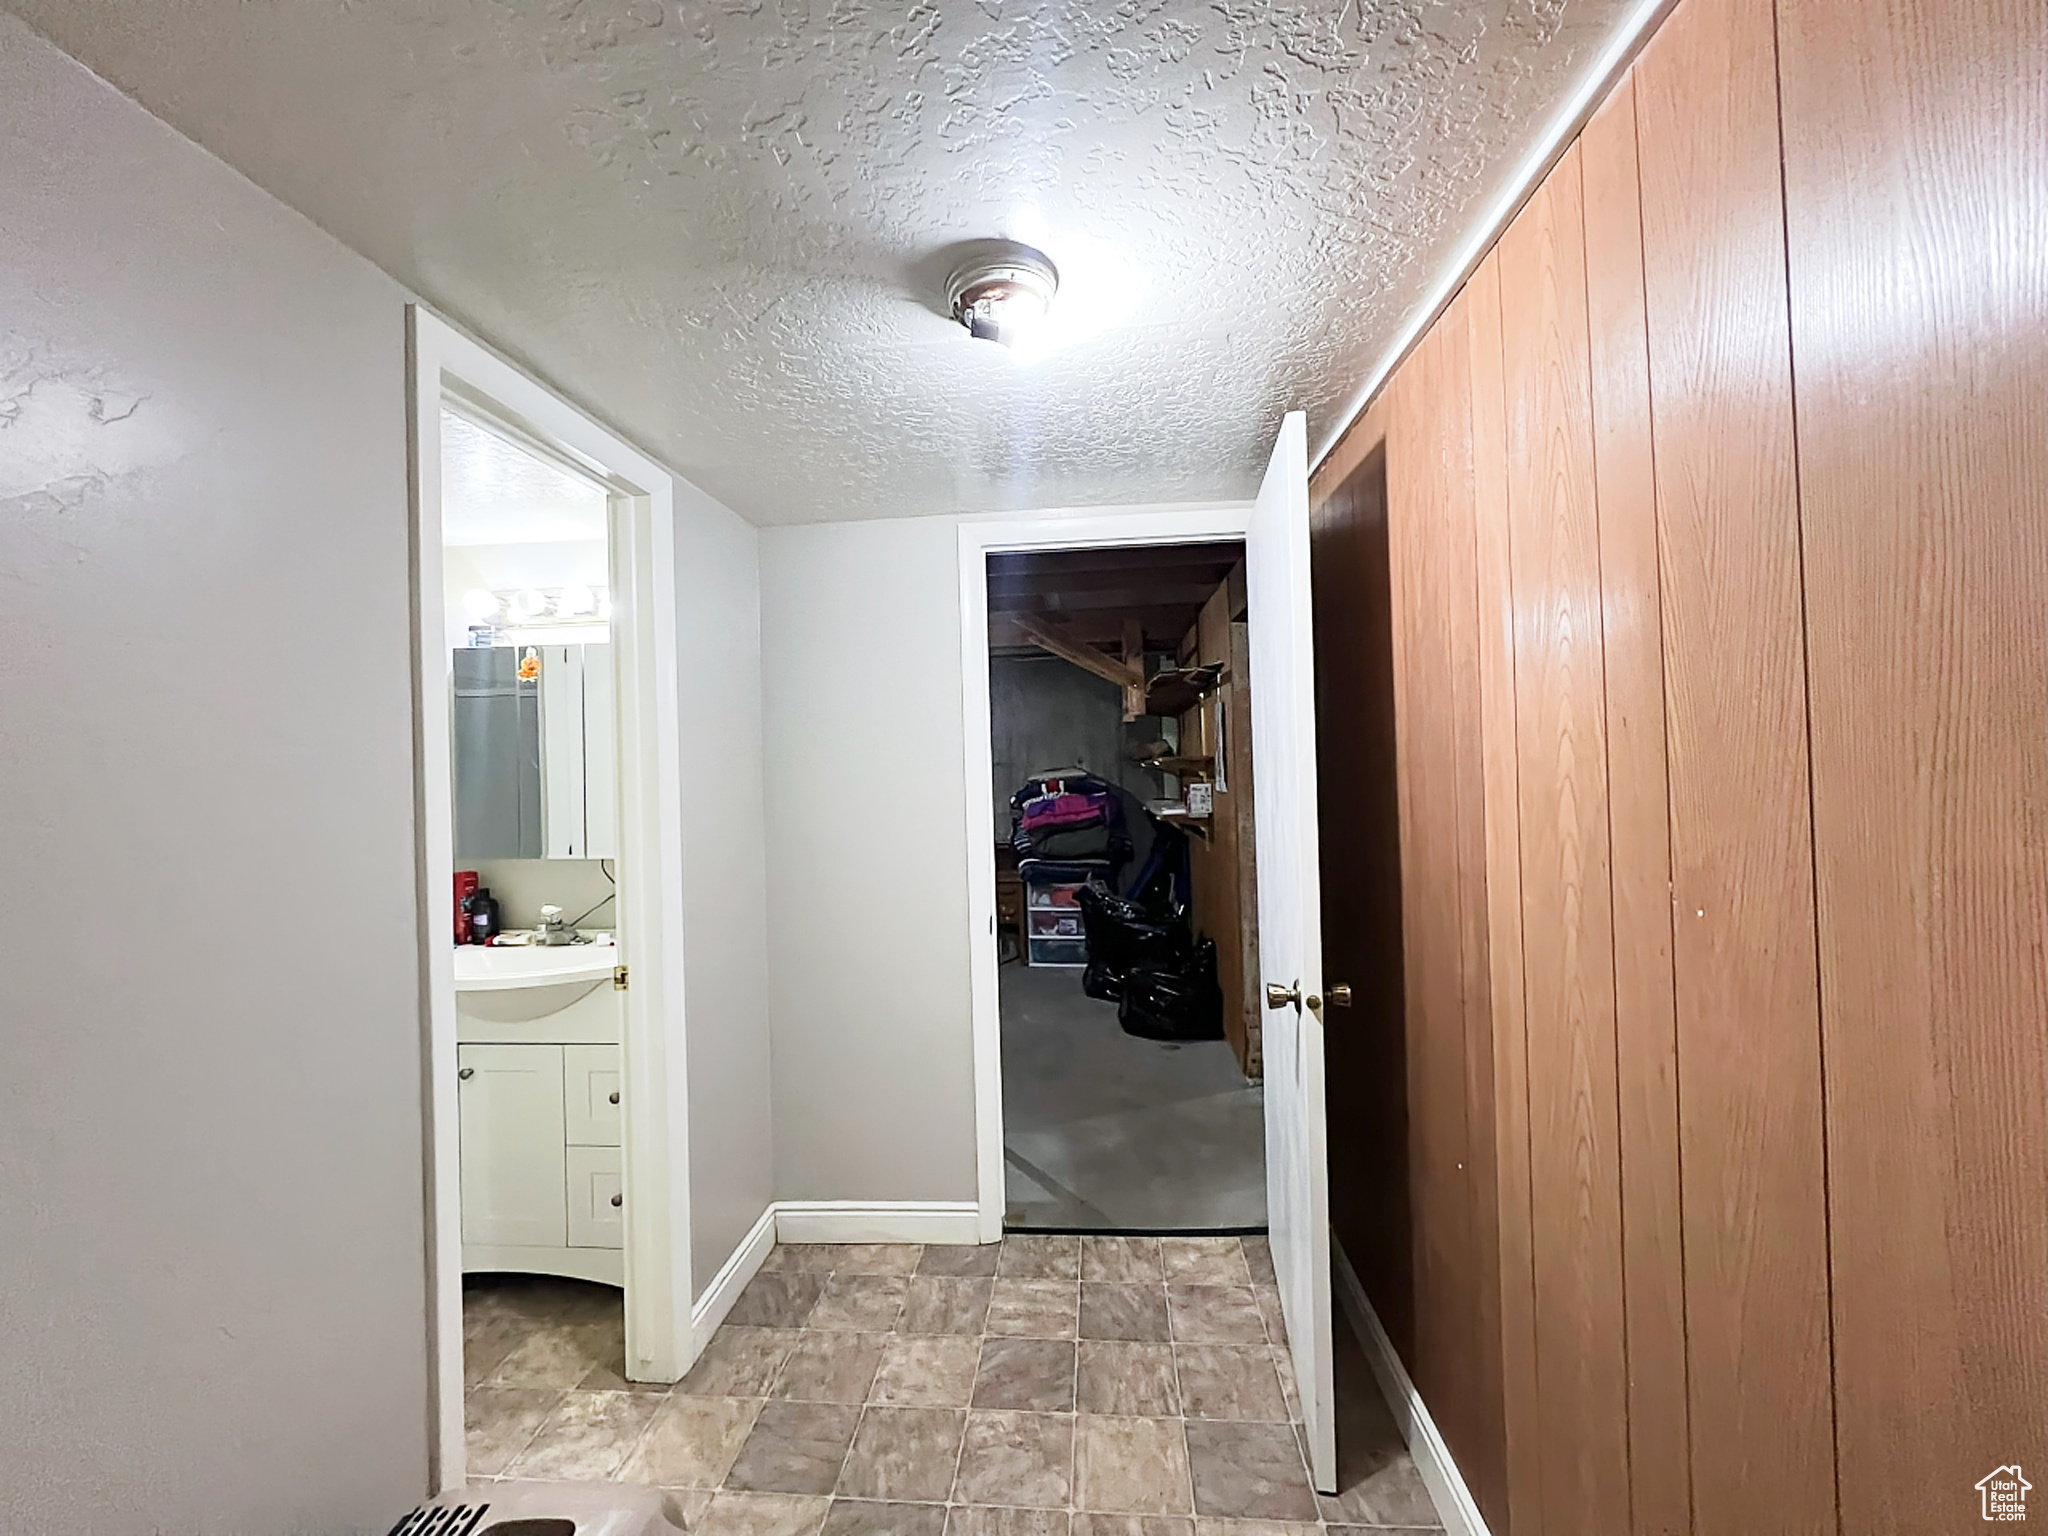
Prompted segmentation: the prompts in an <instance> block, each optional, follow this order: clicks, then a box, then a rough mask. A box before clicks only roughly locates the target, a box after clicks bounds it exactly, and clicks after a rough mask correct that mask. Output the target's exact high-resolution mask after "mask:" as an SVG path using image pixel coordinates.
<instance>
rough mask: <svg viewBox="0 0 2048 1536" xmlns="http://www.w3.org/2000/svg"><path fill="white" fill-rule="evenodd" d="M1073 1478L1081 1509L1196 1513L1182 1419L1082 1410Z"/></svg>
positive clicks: (1149, 1512) (1133, 1512) (1078, 1419)
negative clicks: (1141, 1416) (1126, 1415)
mask: <svg viewBox="0 0 2048 1536" xmlns="http://www.w3.org/2000/svg"><path fill="white" fill-rule="evenodd" d="M1074 1482H1075V1489H1074V1497H1075V1503H1076V1505H1077V1506H1078V1507H1079V1508H1082V1509H1087V1510H1098V1511H1101V1512H1103V1513H1105V1514H1139V1515H1185V1514H1191V1513H1192V1512H1193V1509H1194V1504H1193V1499H1192V1493H1191V1488H1190V1484H1189V1480H1188V1458H1187V1446H1186V1443H1185V1441H1184V1440H1183V1439H1182V1429H1181V1421H1180V1420H1179V1419H1135V1418H1132V1419H1126V1418H1112V1417H1109V1416H1106V1415H1095V1414H1082V1415H1081V1416H1080V1417H1079V1418H1077V1419H1076V1420H1075V1428H1074Z"/></svg>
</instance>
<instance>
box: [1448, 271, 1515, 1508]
mask: <svg viewBox="0 0 2048 1536" xmlns="http://www.w3.org/2000/svg"><path fill="white" fill-rule="evenodd" d="M1472 301H1473V296H1472V295H1471V293H1470V291H1469V290H1466V291H1461V292H1460V293H1459V294H1458V295H1457V297H1456V298H1454V299H1453V300H1452V301H1451V304H1450V307H1449V308H1448V309H1446V310H1445V311H1444V315H1443V318H1442V319H1441V320H1439V321H1438V322H1437V329H1438V330H1439V331H1440V332H1441V333H1442V336H1443V342H1442V346H1441V348H1440V350H1439V351H1438V353H1437V370H1438V371H1437V378H1436V387H1437V391H1438V397H1439V399H1440V400H1441V401H1442V403H1443V404H1442V409H1441V410H1440V412H1439V413H1438V422H1439V426H1438V432H1439V439H1438V441H1439V456H1440V459H1441V462H1442V464H1443V511H1444V522H1443V547H1444V560H1445V586H1444V615H1445V621H1446V626H1445V627H1446V633H1447V637H1448V639H1449V653H1448V655H1447V657H1446V658H1445V660H1446V664H1447V666H1448V668H1449V682H1450V687H1449V702H1450V707H1451V711H1452V718H1451V745H1452V751H1453V754H1454V762H1455V765H1456V772H1455V774H1454V775H1453V776H1452V779H1451V782H1450V785H1449V786H1448V787H1449V789H1450V790H1451V791H1452V792H1453V793H1454V796H1455V816H1456V831H1455V836H1456V843H1457V856H1458V857H1457V874H1456V894H1457V904H1458V948H1459V962H1460V963H1459V997H1460V1003H1461V1015H1462V1019H1463V1029H1464V1040H1463V1045H1462V1051H1461V1056H1462V1061H1463V1066H1464V1071H1465V1082H1464V1094H1465V1103H1464V1116H1463V1126H1462V1131H1463V1136H1462V1140H1461V1143H1460V1147H1459V1153H1460V1163H1461V1171H1462V1173H1463V1174H1464V1179H1463V1181H1462V1184H1461V1185H1460V1190H1459V1192H1460V1195H1461V1197H1462V1200H1463V1214H1464V1219H1465V1231H1464V1232H1463V1233H1462V1234H1461V1235H1460V1236H1461V1241H1462V1243H1463V1250H1464V1251H1463V1257H1462V1259H1461V1261H1460V1264H1459V1270H1460V1275H1461V1278H1463V1279H1464V1285H1463V1286H1462V1288H1461V1289H1462V1292H1463V1294H1461V1295H1459V1296H1458V1297H1457V1298H1456V1302H1457V1304H1458V1306H1459V1308H1460V1313H1461V1316H1460V1318H1459V1328H1460V1333H1461V1334H1462V1341H1461V1343H1460V1346H1459V1361H1458V1365H1457V1368H1456V1370H1457V1376H1458V1381H1459V1404H1458V1414H1457V1418H1456V1419H1455V1421H1454V1422H1453V1423H1452V1424H1451V1426H1450V1427H1449V1428H1448V1429H1447V1431H1446V1438H1447V1439H1448V1441H1449V1444H1450V1447H1451V1453H1452V1455H1453V1456H1454V1457H1455V1458H1456V1459H1457V1462H1458V1465H1459V1466H1460V1467H1462V1468H1463V1469H1464V1470H1465V1476H1466V1481H1467V1483H1468V1484H1469V1486H1470V1487H1471V1490H1472V1495H1473V1497H1474V1498H1475V1499H1476V1500H1478V1502H1479V1507H1480V1509H1481V1511H1482V1512H1494V1513H1504V1512H1505V1508H1506V1500H1507V1489H1506V1465H1505V1461H1506V1451H1505V1446H1504V1443H1503V1442H1504V1439H1505V1435H1506V1430H1505V1428H1504V1425H1503V1422H1502V1414H1501V1361H1500V1348H1499V1342H1498V1341H1499V1338H1500V1218H1499V1209H1498V1170H1497V1167H1496V1153H1495V1143H1494V1136H1493V1117H1494V1092H1495V1089H1494V1062H1493V999H1492V988H1491V972H1492V958H1491V953H1492V934H1491V930H1490V927H1489V912H1488V908H1487V901H1486V762H1485V755H1486V754H1485V720H1484V716H1483V714H1482V706H1481V699H1480V685H1479V647H1480V638H1479V581H1478V568H1479V552H1478V506H1477V486H1476V483H1475V479H1474V469H1473V429H1472V416H1473V407H1472V386H1473V376H1474V369H1473V362H1472V338H1471V326H1470V322H1469V320H1468V318H1467V316H1468V312H1469V308H1470V305H1471V303H1472ZM1494 302H1496V303H1497V302H1498V300H1497V299H1495V300H1494Z"/></svg>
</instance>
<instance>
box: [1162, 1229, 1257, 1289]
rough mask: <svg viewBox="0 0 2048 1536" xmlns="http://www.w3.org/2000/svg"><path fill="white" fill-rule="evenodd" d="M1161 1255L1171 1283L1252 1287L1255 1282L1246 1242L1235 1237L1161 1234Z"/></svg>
mask: <svg viewBox="0 0 2048 1536" xmlns="http://www.w3.org/2000/svg"><path fill="white" fill-rule="evenodd" d="M1159 1257H1160V1260H1161V1262H1162V1263H1163V1264H1164V1265H1165V1267H1166V1280H1167V1283H1168V1284H1169V1285H1236V1286H1244V1287H1247V1288H1249V1287H1250V1285H1251V1283H1252V1272H1251V1270H1250V1268H1249V1267H1248V1266H1247V1265H1246V1263H1245V1257H1244V1248H1243V1245H1242V1244H1240V1243H1239V1242H1238V1240H1237V1239H1236V1238H1234V1237H1162V1238H1161V1239H1160V1240H1159Z"/></svg>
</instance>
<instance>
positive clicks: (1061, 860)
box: [1010, 771, 1150, 885]
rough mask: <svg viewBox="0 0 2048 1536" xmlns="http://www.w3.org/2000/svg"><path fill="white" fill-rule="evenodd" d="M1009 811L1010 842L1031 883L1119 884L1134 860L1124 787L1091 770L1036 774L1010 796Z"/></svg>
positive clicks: (1022, 869) (1021, 869) (1026, 879)
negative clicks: (1095, 881) (1098, 882)
mask: <svg viewBox="0 0 2048 1536" xmlns="http://www.w3.org/2000/svg"><path fill="white" fill-rule="evenodd" d="M1010 813H1011V827H1012V831H1011V834H1010V846H1011V847H1012V848H1014V849H1016V850H1017V872H1018V873H1019V874H1021V875H1022V876H1023V877H1024V880H1025V883H1026V884H1027V885H1045V884H1058V883H1077V884H1078V883H1080V882H1083V881H1088V880H1104V881H1107V882H1109V883H1111V884H1114V883H1115V881H1116V879H1117V877H1118V875H1119V874H1120V873H1121V872H1122V870H1123V869H1124V867H1125V866H1126V865H1127V864H1129V863H1130V860H1131V852H1132V843H1131V836H1130V832H1129V830H1128V828H1127V824H1126V818H1125V815H1124V795H1123V791H1122V790H1121V789H1119V788H1118V787H1117V786H1116V785H1114V784H1111V783H1109V782H1108V781H1107V780H1104V779H1098V778H1097V777H1095V775H1094V774H1092V773H1082V772H1079V771H1075V772H1071V773H1070V772H1065V771H1062V772H1059V773H1054V774H1043V775H1040V776H1038V777H1035V778H1032V779H1030V780H1028V781H1027V782H1026V783H1025V785H1024V787H1023V788H1022V789H1020V790H1018V791H1017V793H1016V794H1014V795H1012V796H1011V797H1010ZM1140 814H1143V815H1146V816H1147V817H1149V815H1150V813H1149V812H1145V811H1143V810H1142V808H1141V811H1140Z"/></svg>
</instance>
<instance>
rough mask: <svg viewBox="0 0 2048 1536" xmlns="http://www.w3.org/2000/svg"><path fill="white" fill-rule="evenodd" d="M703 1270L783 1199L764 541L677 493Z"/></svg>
mask: <svg viewBox="0 0 2048 1536" xmlns="http://www.w3.org/2000/svg"><path fill="white" fill-rule="evenodd" d="M675 528H676V645H677V650H678V652H679V653H680V665H679V667H678V669H677V672H678V689H679V692H680V699H679V703H680V711H679V715H680V722H681V731H682V785H683V945H684V961H683V1007H684V1012H685V1016H686V1019H687V1021H688V1023H687V1029H688V1037H689V1082H690V1127H689V1129H690V1199H691V1207H690V1229H691V1243H690V1266H691V1269H692V1271H693V1273H692V1276H691V1278H692V1281H693V1294H694V1295H697V1296H701V1295H702V1294H703V1292H704V1290H705V1288H706V1287H707V1286H708V1285H709V1284H710V1282H711V1280H712V1278H713V1277H714V1276H715V1275H716V1274H717V1273H718V1270H719V1267H720V1266H721V1265H723V1264H724V1263H725V1261H726V1259H727V1258H728V1257H729V1256H730V1255H731V1253H732V1251H733V1249H734V1248H735V1247H737V1246H738V1244H739V1242H740V1240H741V1239H742V1238H743V1237H745V1236H746V1234H747V1232H748V1230H749V1229H750V1228H751V1227H752V1226H753V1225H754V1223H755V1222H756V1221H757V1220H759V1219H760V1216H761V1213H762V1212H763V1211H764V1210H766V1209H767V1207H768V1202H769V1201H770V1200H772V1199H773V1198H774V1194H775V1192H774V1183H775V1173H774V1145H775V1141H774V1136H775V1131H774V1123H773V1116H772V1105H771V1102H770V1091H769V1042H768V995H767V990H766V978H767V975H768V938H767V921H768V896H767V879H768V873H767V860H766V855H765V851H764V845H765V841H766V836H767V832H766V813H765V810H764V808H763V801H762V729H761V633H762V622H761V576H760V535H759V534H758V533H757V532H756V531H755V529H754V528H753V527H752V525H751V524H748V523H746V522H744V521H742V520H741V519H740V518H739V517H738V516H737V515H736V514H735V513H733V512H730V511H728V510H727V509H726V508H725V507H724V506H723V505H722V504H721V503H719V502H716V501H714V500H712V499H711V498H710V497H709V496H706V495H704V494H703V493H702V492H700V491H698V490H696V489H695V488H694V487H692V486H691V485H689V484H688V483H687V482H684V481H680V480H679V481H678V482H677V483H676V500H675Z"/></svg>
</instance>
